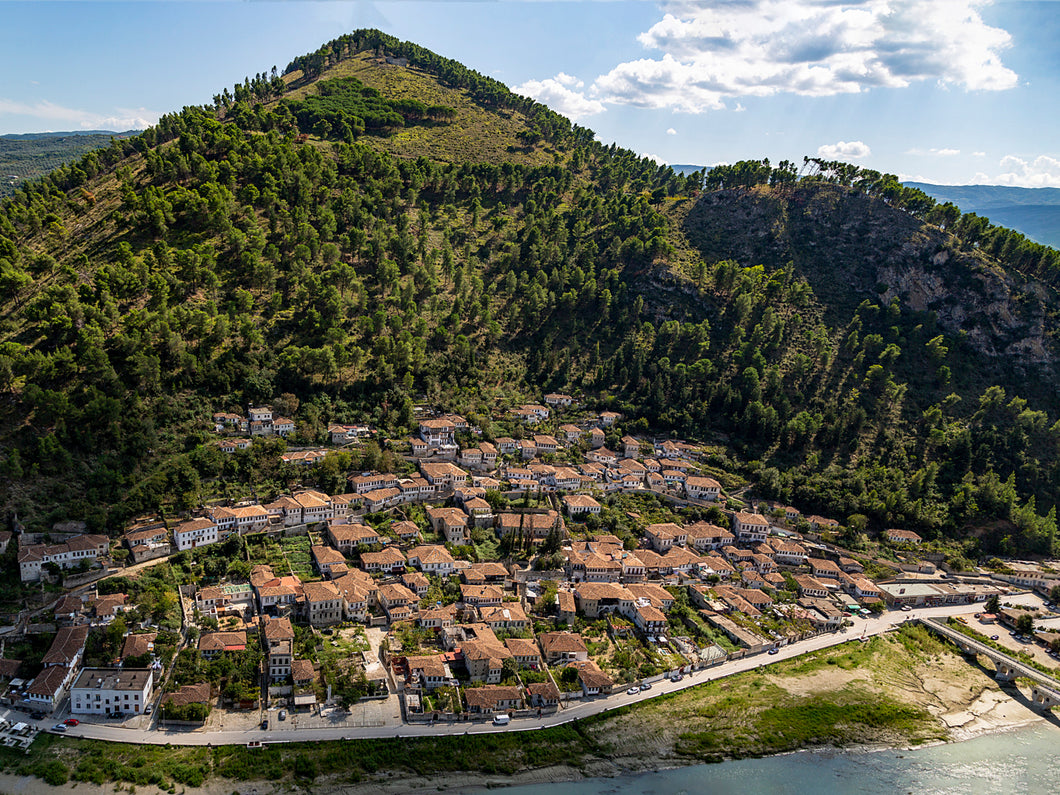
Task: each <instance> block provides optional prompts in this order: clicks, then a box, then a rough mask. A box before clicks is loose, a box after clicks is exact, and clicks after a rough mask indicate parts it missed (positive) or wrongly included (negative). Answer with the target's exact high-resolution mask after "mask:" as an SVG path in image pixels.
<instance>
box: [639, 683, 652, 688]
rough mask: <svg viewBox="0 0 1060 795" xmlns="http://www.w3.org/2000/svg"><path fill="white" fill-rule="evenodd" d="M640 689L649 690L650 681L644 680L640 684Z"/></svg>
mask: <svg viewBox="0 0 1060 795" xmlns="http://www.w3.org/2000/svg"><path fill="white" fill-rule="evenodd" d="M640 689H641V690H651V682H645V683H644V684H642V685H641V686H640Z"/></svg>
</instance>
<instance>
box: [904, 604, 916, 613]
mask: <svg viewBox="0 0 1060 795" xmlns="http://www.w3.org/2000/svg"><path fill="white" fill-rule="evenodd" d="M912 611H913V608H911V607H910V606H909V605H902V612H903V613H911V612H912Z"/></svg>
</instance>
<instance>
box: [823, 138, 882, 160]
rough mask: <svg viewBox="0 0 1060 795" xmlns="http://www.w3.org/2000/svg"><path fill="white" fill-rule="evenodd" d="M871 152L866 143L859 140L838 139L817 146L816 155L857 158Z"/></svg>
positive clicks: (834, 157)
mask: <svg viewBox="0 0 1060 795" xmlns="http://www.w3.org/2000/svg"><path fill="white" fill-rule="evenodd" d="M871 154H872V150H871V149H869V147H868V144H865V143H862V142H861V141H839V142H837V143H834V144H823V145H822V146H819V147H817V155H818V156H819V157H827V158H830V159H847V160H858V159H860V158H862V157H868V156H869V155H871Z"/></svg>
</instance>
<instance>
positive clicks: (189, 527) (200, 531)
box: [173, 519, 218, 550]
mask: <svg viewBox="0 0 1060 795" xmlns="http://www.w3.org/2000/svg"><path fill="white" fill-rule="evenodd" d="M217 538H218V535H217V525H215V524H214V523H213V522H211V521H210V520H209V519H192V520H190V521H187V522H182V523H181V524H179V525H177V529H176V530H174V531H173V540H174V541H176V544H177V549H179V550H185V549H195V548H196V547H203V546H206V545H207V544H216V543H217Z"/></svg>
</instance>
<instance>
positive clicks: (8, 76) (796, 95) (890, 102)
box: [0, 0, 1060, 187]
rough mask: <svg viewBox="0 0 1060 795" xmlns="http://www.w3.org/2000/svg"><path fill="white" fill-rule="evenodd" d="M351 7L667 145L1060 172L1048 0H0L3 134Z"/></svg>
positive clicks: (138, 89)
mask: <svg viewBox="0 0 1060 795" xmlns="http://www.w3.org/2000/svg"><path fill="white" fill-rule="evenodd" d="M360 27H376V28H379V29H381V30H384V31H386V32H387V33H390V34H392V35H394V36H397V37H398V38H401V39H406V40H410V41H414V42H416V43H418V44H421V45H423V46H425V47H428V48H430V49H432V50H434V51H435V52H438V53H440V54H442V55H445V56H448V57H450V58H454V59H456V60H458V61H460V62H462V63H464V64H465V65H466V66H468V67H470V68H472V69H475V70H477V71H479V72H481V73H483V74H487V75H490V76H491V77H494V78H496V79H497V80H500V81H502V82H504V83H505V84H507V85H508V86H510V87H511V88H512V89H513V90H515V91H517V92H519V93H521V94H525V95H528V96H532V97H534V98H535V99H537V100H539V101H541V102H543V103H545V104H547V105H549V106H550V107H552V108H554V109H555V110H557V111H559V112H561V113H563V114H565V115H567V116H569V117H570V118H572V119H573V120H575V121H577V122H578V123H579V124H581V125H583V126H585V127H589V128H591V129H592V130H594V131H595V132H596V133H597V136H598V137H599V138H600V139H601V140H602V141H604V142H605V143H611V142H612V141H614V142H617V143H618V144H619V145H620V146H624V147H626V148H629V149H632V150H634V151H636V152H638V153H639V154H643V155H647V156H651V157H653V158H655V159H657V160H659V161H660V162H666V163H671V164H696V165H714V164H716V163H731V162H735V161H737V160H741V159H751V158H755V159H757V158H763V157H768V158H769V159H770V160H772V161H773V162H777V161H779V160H782V159H785V158H786V159H789V160H794V161H796V162H799V163H801V160H802V157H803V156H804V155H809V156H822V157H826V158H829V159H838V160H845V161H848V162H853V163H857V164H858V165H861V166H864V167H866V168H873V169H877V170H880V171H884V172H889V173H894V174H898V175H899V176H900V177H902V178H903V179H909V180H918V181H924V182H934V183H939V184H971V183H978V184H997V185H1017V186H1023V187H1060V134H1058V133H1057V129H1058V127H1060V124H1058V122H1060V102H1058V97H1060V46H1058V44H1060V0H1026V1H1025V0H993V1H992V2H991V0H699V1H698V2H692V1H691V0H665V2H647V1H645V0H635V1H634V0H571V1H570V2H545V1H543V0H493V1H490V0H483V1H481V2H452V1H450V0H385V1H383V2H380V1H379V0H375V1H374V2H373V1H371V0H330V1H329V2H303V1H301V0H250V1H248V2H234V1H233V0H215V1H214V2H190V1H188V2H183V1H181V2H174V1H172V0H157V1H155V0H140V1H138V2H116V3H113V2H112V3H104V2H93V1H92V0H80V1H77V2H26V3H22V2H0V74H3V75H4V78H3V79H2V80H0V134H4V133H23V132H43V131H60V130H61V131H66V130H88V129H109V130H125V129H130V128H142V127H144V126H146V125H149V124H151V123H153V122H154V121H156V120H157V119H158V117H159V116H160V115H161V114H163V113H167V112H171V111H176V110H179V109H180V108H182V107H184V106H186V105H198V104H205V103H209V102H211V100H212V97H213V96H214V94H217V93H219V92H220V91H221V90H222V89H223V88H225V87H226V86H227V87H231V86H232V84H233V83H235V82H237V81H242V79H243V77H245V76H247V75H253V74H255V73H256V72H259V71H267V70H269V69H271V68H272V66H274V65H275V66H277V67H278V68H279V69H281V70H282V69H283V68H284V66H285V65H286V64H287V63H288V62H289V61H290V60H291V59H292V58H294V57H295V56H297V55H302V54H305V53H308V52H311V51H313V50H315V49H317V48H318V47H319V46H320V45H321V44H324V43H325V42H327V41H329V40H331V39H333V38H335V37H337V36H339V35H342V34H343V33H348V32H350V31H352V30H354V29H356V28H360Z"/></svg>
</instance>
